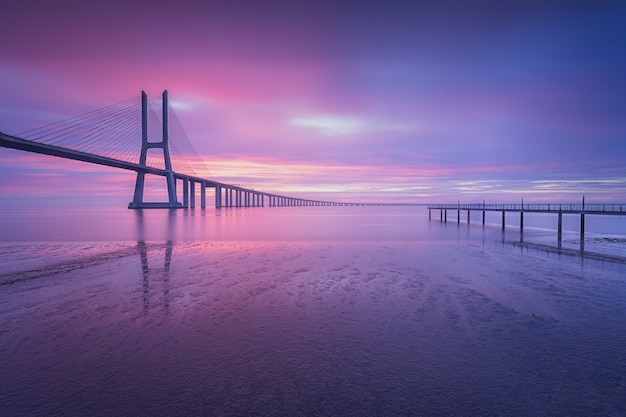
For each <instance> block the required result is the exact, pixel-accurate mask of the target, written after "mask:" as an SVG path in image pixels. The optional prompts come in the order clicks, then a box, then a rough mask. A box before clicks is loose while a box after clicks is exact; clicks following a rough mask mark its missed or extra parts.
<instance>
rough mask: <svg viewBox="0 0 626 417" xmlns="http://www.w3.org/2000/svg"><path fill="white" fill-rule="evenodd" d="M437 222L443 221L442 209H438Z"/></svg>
mask: <svg viewBox="0 0 626 417" xmlns="http://www.w3.org/2000/svg"><path fill="white" fill-rule="evenodd" d="M439 221H440V222H442V221H443V209H439Z"/></svg>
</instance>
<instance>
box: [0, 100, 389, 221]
mask: <svg viewBox="0 0 626 417" xmlns="http://www.w3.org/2000/svg"><path fill="white" fill-rule="evenodd" d="M0 146H2V147H5V148H12V149H19V150H23V151H27V152H35V153H39V154H45V155H50V156H56V157H60V158H67V159H73V160H77V161H83V162H87V163H92V164H99V165H105V166H110V167H114V168H120V169H125V170H130V171H135V172H136V173H137V179H136V182H135V192H134V194H133V199H132V201H131V202H130V204H129V205H128V208H132V209H140V208H186V207H191V208H193V207H195V201H196V186H199V189H200V205H201V207H203V208H204V207H206V200H207V198H206V195H207V193H206V190H207V188H213V189H214V191H215V192H214V196H215V207H216V208H222V207H224V208H230V207H262V206H265V205H266V203H267V204H268V205H269V206H344V205H350V206H356V205H388V204H382V203H346V202H332V201H319V200H309V199H303V198H295V197H289V196H285V195H278V194H273V193H268V192H262V191H257V190H253V189H249V188H245V187H241V186H239V185H235V184H227V183H224V182H220V181H216V180H212V179H207V178H203V177H202V176H201V175H200V174H198V173H197V172H198V169H200V170H201V171H203V172H205V173H206V172H209V171H208V170H207V169H206V167H205V166H204V163H203V162H202V160H201V158H200V157H199V156H198V154H197V152H196V151H195V150H194V148H193V146H192V145H191V143H190V142H189V139H188V138H187V135H186V134H185V132H184V129H183V128H182V126H181V124H180V121H179V120H178V118H177V117H176V113H175V112H174V111H173V109H172V108H171V106H170V104H169V102H168V94H167V91H164V92H163V95H162V96H161V97H158V98H153V99H150V100H148V98H147V96H146V94H145V92H143V91H142V93H141V98H140V99H139V98H136V99H131V100H127V101H124V102H121V103H118V104H115V105H112V106H109V107H105V108H103V109H99V110H95V111H92V112H90V113H86V114H84V115H81V116H77V117H74V118H70V119H66V120H63V121H61V122H58V123H53V124H49V125H46V126H42V127H40V128H37V129H33V130H29V131H26V132H23V133H20V134H18V135H9V134H5V133H2V132H0ZM146 175H156V176H160V177H163V178H164V179H165V182H166V184H167V201H162V202H146V201H144V188H145V179H146ZM205 175H206V174H205ZM180 186H182V201H178V195H177V187H180Z"/></svg>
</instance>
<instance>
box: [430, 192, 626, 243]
mask: <svg viewBox="0 0 626 417" xmlns="http://www.w3.org/2000/svg"><path fill="white" fill-rule="evenodd" d="M427 208H428V220H431V218H432V210H439V216H440V220H441V221H443V222H447V221H448V210H452V211H456V212H457V222H458V223H460V222H461V211H467V222H468V223H469V222H470V213H471V212H472V211H480V212H482V224H483V225H484V224H485V212H487V211H498V212H502V229H503V230H504V228H505V225H506V213H507V212H508V213H511V212H513V213H519V215H520V223H519V225H520V230H524V213H553V214H556V215H557V217H558V227H557V238H558V245H559V247H560V246H561V240H562V236H563V214H578V215H580V244H581V249H582V248H583V247H584V240H585V215H586V214H592V215H609V216H621V215H626V204H585V199H584V198H583V202H582V204H524V203H523V202H522V203H521V204H484V203H482V204H481V203H478V204H460V203H458V204H435V205H428V206H427Z"/></svg>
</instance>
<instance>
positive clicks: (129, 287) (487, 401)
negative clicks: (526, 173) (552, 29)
mask: <svg viewBox="0 0 626 417" xmlns="http://www.w3.org/2000/svg"><path fill="white" fill-rule="evenodd" d="M451 218H452V221H451V220H450V219H451ZM448 219H449V220H448V222H447V223H442V222H440V221H439V217H438V213H437V214H435V213H433V219H432V220H431V221H429V220H428V211H427V210H426V208H425V207H291V208H290V207H284V208H283V207H275V208H247V209H221V210H215V209H206V210H202V209H198V208H197V209H194V210H173V211H167V210H144V211H132V210H128V209H126V208H121V207H108V208H93V207H85V208H23V209H22V208H20V209H15V208H0V265H2V268H1V270H0V370H1V372H0V410H1V412H0V414H1V415H2V416H68V415H72V416H178V415H180V416H205V415H206V416H231V415H234V416H247V415H250V416H393V415H418V416H419V415H427V416H431V415H440V416H465V415H467V416H475V415H480V416H502V415H507V416H546V415H550V416H590V415H594V416H595V415H598V416H623V415H626V360H625V359H624V358H626V331H625V330H624V329H626V263H625V261H624V259H626V217H601V216H587V221H586V235H585V239H584V241H583V242H582V245H581V240H580V234H579V232H578V227H579V217H578V216H573V215H572V216H565V217H564V220H565V222H564V227H565V233H564V235H563V242H562V249H561V250H559V249H558V247H557V238H556V216H545V215H543V216H542V215H528V214H527V215H526V217H525V219H524V223H525V229H524V232H523V234H522V233H520V231H519V228H518V227H517V224H518V220H519V219H517V218H516V217H515V216H514V215H511V216H510V217H507V228H506V229H505V230H504V231H502V230H501V227H500V224H499V221H500V217H499V214H497V213H495V214H494V215H493V216H491V215H488V217H487V223H488V224H487V225H486V226H483V225H482V224H480V223H479V222H474V223H469V224H468V223H467V221H466V219H465V217H464V216H463V217H462V218H461V222H460V223H457V222H456V213H454V214H453V215H452V216H450V213H449V216H448ZM476 220H478V217H477V218H476Z"/></svg>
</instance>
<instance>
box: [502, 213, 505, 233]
mask: <svg viewBox="0 0 626 417" xmlns="http://www.w3.org/2000/svg"><path fill="white" fill-rule="evenodd" d="M504 213H505V211H504V210H502V230H504V224H505V220H506V217H505V214H504Z"/></svg>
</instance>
